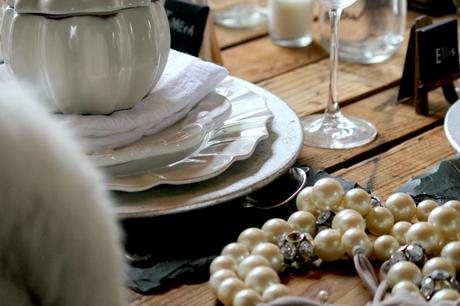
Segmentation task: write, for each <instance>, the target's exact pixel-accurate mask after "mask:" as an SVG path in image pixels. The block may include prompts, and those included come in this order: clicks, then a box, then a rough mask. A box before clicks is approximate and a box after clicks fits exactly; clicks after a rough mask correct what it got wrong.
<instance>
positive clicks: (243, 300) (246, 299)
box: [233, 289, 262, 306]
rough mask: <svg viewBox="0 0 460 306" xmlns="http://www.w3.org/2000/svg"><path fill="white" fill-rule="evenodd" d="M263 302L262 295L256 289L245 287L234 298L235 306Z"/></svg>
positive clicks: (250, 305)
mask: <svg viewBox="0 0 460 306" xmlns="http://www.w3.org/2000/svg"><path fill="white" fill-rule="evenodd" d="M260 302H262V297H261V296H260V294H259V293H258V292H257V291H255V290H254V289H243V290H241V291H240V292H238V293H237V294H236V295H235V297H234V298H233V306H256V305H258V304H260Z"/></svg>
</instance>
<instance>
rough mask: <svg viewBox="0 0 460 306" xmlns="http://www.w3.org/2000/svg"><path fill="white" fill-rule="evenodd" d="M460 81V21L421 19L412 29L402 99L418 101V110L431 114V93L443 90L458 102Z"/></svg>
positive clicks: (401, 91) (452, 100)
mask: <svg viewBox="0 0 460 306" xmlns="http://www.w3.org/2000/svg"><path fill="white" fill-rule="evenodd" d="M458 78H460V64H459V52H458V31H457V20H456V19H447V20H444V21H441V22H439V23H436V24H432V20H431V18H429V17H426V16H422V17H419V18H418V19H417V20H416V22H415V25H414V26H413V27H412V29H411V34H410V38H409V46H408V50H407V55H406V62H405V64H404V72H403V76H402V78H401V83H400V88H399V94H398V100H399V101H408V100H410V101H414V103H415V110H416V111H417V113H419V114H423V115H427V114H428V112H429V110H428V92H429V91H431V90H434V89H436V88H438V87H442V89H443V92H444V96H445V98H446V100H447V101H449V102H450V103H454V102H455V101H457V100H458V96H457V93H456V91H455V87H454V85H453V81H455V80H456V79H458Z"/></svg>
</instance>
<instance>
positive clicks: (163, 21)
mask: <svg viewBox="0 0 460 306" xmlns="http://www.w3.org/2000/svg"><path fill="white" fill-rule="evenodd" d="M1 37H2V52H3V55H4V58H5V63H6V64H7V66H8V68H9V69H10V71H12V72H13V74H14V75H15V77H16V79H18V80H19V81H20V83H22V84H27V85H29V86H31V87H32V88H33V90H34V91H35V92H36V94H37V95H38V96H39V97H40V98H41V99H43V100H45V101H46V102H48V103H50V104H51V105H52V106H54V108H56V109H57V110H58V111H61V112H63V113H76V114H108V113H111V112H113V111H116V110H120V109H127V108H130V107H132V106H133V105H135V104H136V103H137V102H139V101H140V100H141V99H142V98H143V97H144V96H145V95H147V94H148V93H149V92H150V90H151V89H152V88H153V86H154V85H155V84H156V83H157V82H158V79H159V78H160V75H161V74H162V72H163V70H164V67H165V65H166V61H167V57H168V52H169V48H170V36H169V26H168V21H167V17H166V14H165V11H164V8H163V6H162V5H161V4H160V3H159V2H151V1H150V0H91V1H89V0H10V1H8V5H7V6H6V7H5V9H4V16H3V22H2V31H1Z"/></svg>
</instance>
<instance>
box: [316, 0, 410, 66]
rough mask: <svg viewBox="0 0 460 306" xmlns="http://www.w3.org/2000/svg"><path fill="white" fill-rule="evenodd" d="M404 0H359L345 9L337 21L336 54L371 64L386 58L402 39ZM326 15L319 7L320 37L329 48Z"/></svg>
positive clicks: (404, 18) (327, 19)
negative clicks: (338, 36) (337, 46)
mask: <svg viewBox="0 0 460 306" xmlns="http://www.w3.org/2000/svg"><path fill="white" fill-rule="evenodd" d="M406 12H407V1H406V0H358V1H356V3H355V4H353V5H352V6H350V7H347V8H346V9H344V11H343V14H342V19H341V21H340V38H339V41H340V43H339V58H341V59H344V60H346V61H349V62H353V63H361V64H373V63H380V62H383V61H384V60H386V59H388V58H389V57H391V55H393V54H394V53H395V52H396V51H398V49H399V47H400V46H401V44H402V42H403V40H404V32H405V27H406ZM329 39H330V29H329V15H328V12H327V10H326V9H324V8H322V10H321V12H320V16H319V41H320V44H321V46H323V47H324V48H325V49H326V50H329Z"/></svg>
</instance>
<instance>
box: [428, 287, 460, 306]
mask: <svg viewBox="0 0 460 306" xmlns="http://www.w3.org/2000/svg"><path fill="white" fill-rule="evenodd" d="M459 298H460V293H459V292H458V291H457V290H454V289H442V290H439V291H438V292H436V293H435V294H433V296H432V297H431V300H430V305H437V304H438V303H439V302H442V301H456V300H458V299H459Z"/></svg>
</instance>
